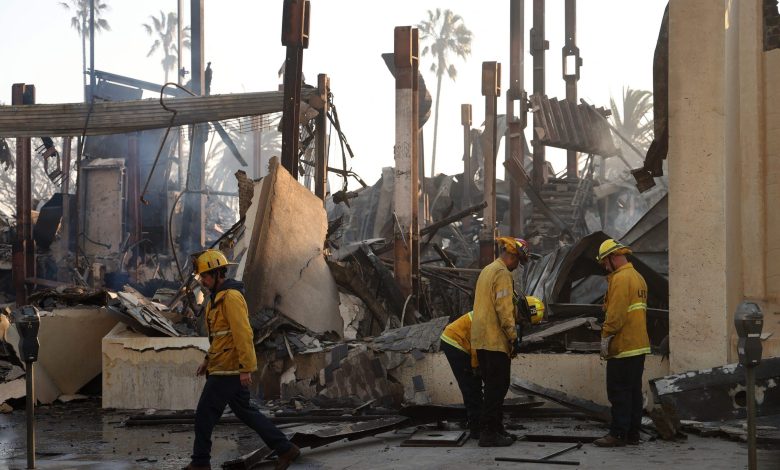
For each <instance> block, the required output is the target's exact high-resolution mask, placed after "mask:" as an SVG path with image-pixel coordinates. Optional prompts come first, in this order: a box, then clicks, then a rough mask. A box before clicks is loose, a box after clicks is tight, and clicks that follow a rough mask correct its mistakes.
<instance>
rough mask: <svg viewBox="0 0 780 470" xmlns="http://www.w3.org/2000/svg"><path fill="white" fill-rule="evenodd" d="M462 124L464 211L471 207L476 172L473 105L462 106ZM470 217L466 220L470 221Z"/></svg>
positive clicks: (462, 203) (462, 202)
mask: <svg viewBox="0 0 780 470" xmlns="http://www.w3.org/2000/svg"><path fill="white" fill-rule="evenodd" d="M460 123H461V124H462V125H463V194H462V195H463V199H462V201H461V206H462V208H463V209H465V208H467V207H469V206H471V187H472V186H473V185H474V170H473V169H472V168H471V105H470V104H462V105H460ZM470 219H471V218H470V217H468V218H466V219H465V220H470Z"/></svg>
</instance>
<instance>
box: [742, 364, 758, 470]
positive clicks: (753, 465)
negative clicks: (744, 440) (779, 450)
mask: <svg viewBox="0 0 780 470" xmlns="http://www.w3.org/2000/svg"><path fill="white" fill-rule="evenodd" d="M745 381H746V382H747V391H746V392H747V426H748V428H747V437H748V469H749V470H756V469H757V468H758V456H757V453H756V368H755V367H753V366H746V367H745Z"/></svg>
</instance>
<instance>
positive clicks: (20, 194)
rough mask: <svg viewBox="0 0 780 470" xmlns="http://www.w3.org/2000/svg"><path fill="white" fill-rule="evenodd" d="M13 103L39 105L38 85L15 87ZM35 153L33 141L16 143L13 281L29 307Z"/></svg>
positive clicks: (19, 301) (22, 139) (18, 296)
mask: <svg viewBox="0 0 780 470" xmlns="http://www.w3.org/2000/svg"><path fill="white" fill-rule="evenodd" d="M11 96H12V97H11V103H12V104H13V105H15V106H17V105H29V104H35V85H26V84H24V83H15V84H13V85H12V87H11ZM31 159H32V149H31V145H30V138H29V137H18V138H17V139H16V241H15V243H14V245H13V258H12V259H13V264H12V267H13V279H14V290H15V291H16V305H19V306H21V305H25V304H26V303H27V286H26V284H25V283H26V280H27V278H28V277H33V276H34V275H35V248H34V244H33V238H32V171H31V165H32V161H31Z"/></svg>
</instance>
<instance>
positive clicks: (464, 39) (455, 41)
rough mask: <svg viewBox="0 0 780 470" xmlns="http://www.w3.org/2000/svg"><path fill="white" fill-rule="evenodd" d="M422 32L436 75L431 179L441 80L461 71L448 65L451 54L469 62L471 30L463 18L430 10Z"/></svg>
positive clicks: (454, 75) (434, 155)
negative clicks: (445, 76) (445, 75)
mask: <svg viewBox="0 0 780 470" xmlns="http://www.w3.org/2000/svg"><path fill="white" fill-rule="evenodd" d="M417 27H418V28H419V29H420V34H421V37H420V39H421V40H422V41H426V42H428V43H429V44H428V45H426V46H425V47H424V48H423V51H422V55H429V54H430V56H431V58H432V59H433V63H432V64H431V72H433V73H435V74H436V80H437V81H436V111H435V115H434V119H433V153H432V155H431V176H434V175H435V174H436V173H435V172H434V170H435V167H436V139H437V137H438V136H437V134H438V131H439V103H440V100H439V97H440V96H441V79H442V77H444V74H445V72H446V73H447V75H448V76H449V77H450V79H452V80H453V81H455V79H456V78H457V76H458V71H457V69H455V66H454V65H453V64H451V63H449V54H450V53H453V54H455V55H456V56H458V57H460V58H461V59H464V60H465V59H466V58H467V57H468V56H469V55H470V54H471V37H472V35H471V31H469V29H468V28H466V25H465V24H464V23H463V18H461V16H460V15H456V14H454V13H453V12H452V11H451V10H444V12H442V11H441V9H440V8H437V9H436V11H435V12H434V11H431V10H428V20H427V21H423V22H421V23H420V24H419V25H417Z"/></svg>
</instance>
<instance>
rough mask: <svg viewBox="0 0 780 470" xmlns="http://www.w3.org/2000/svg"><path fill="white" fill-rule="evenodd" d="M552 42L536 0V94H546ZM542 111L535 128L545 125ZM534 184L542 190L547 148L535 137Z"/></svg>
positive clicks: (533, 51) (533, 33) (533, 34)
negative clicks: (546, 64)
mask: <svg viewBox="0 0 780 470" xmlns="http://www.w3.org/2000/svg"><path fill="white" fill-rule="evenodd" d="M549 48H550V44H549V43H548V42H547V41H546V40H545V39H544V0H534V12H533V28H531V55H532V56H533V67H534V84H533V87H534V95H537V96H544V93H545V92H544V77H545V74H544V71H545V70H544V54H545V51H546V50H547V49H549ZM542 120H543V117H542V113H541V112H539V111H537V112H534V128H537V127H544V124H543V123H542ZM532 143H533V153H534V157H533V158H534V169H533V174H532V176H531V178H532V181H533V185H534V187H535V188H536V189H537V190H541V188H542V185H543V184H544V180H545V167H546V161H545V149H544V145H542V143H541V142H539V139H533V142H532Z"/></svg>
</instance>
